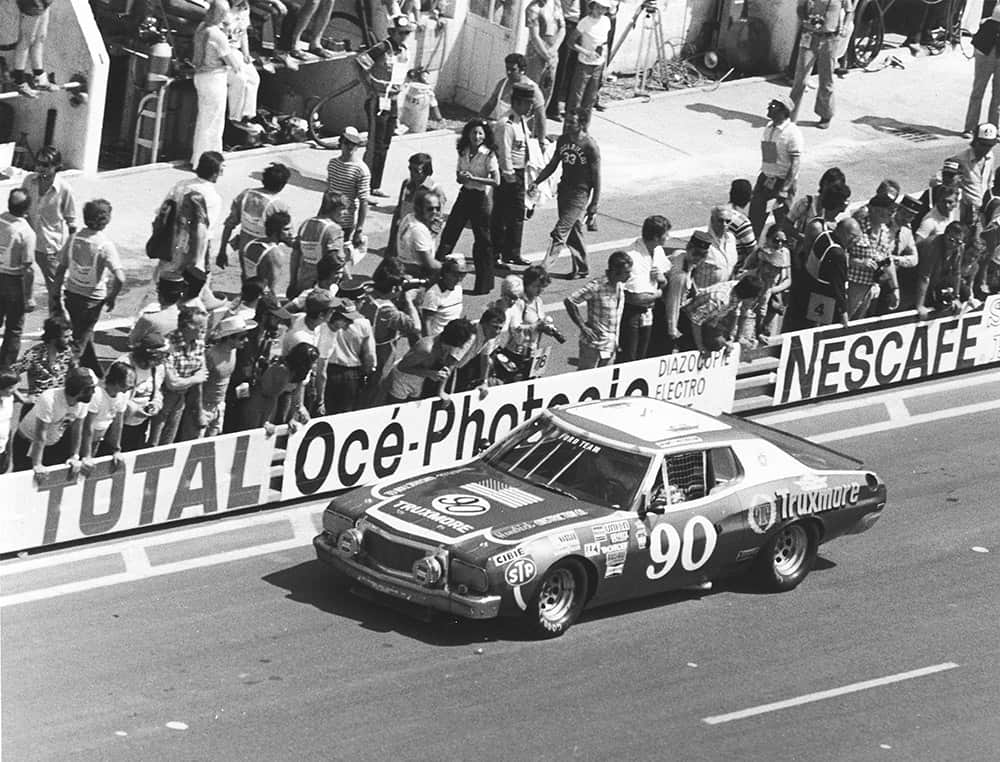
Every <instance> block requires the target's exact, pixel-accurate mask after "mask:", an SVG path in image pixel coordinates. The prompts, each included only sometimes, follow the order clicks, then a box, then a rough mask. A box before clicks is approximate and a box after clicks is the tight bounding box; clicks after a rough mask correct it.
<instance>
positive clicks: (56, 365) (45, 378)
mask: <svg viewBox="0 0 1000 762" xmlns="http://www.w3.org/2000/svg"><path fill="white" fill-rule="evenodd" d="M77 364H78V362H77V356H76V347H75V346H74V345H73V329H72V328H71V327H70V324H69V321H68V320H67V319H66V318H65V317H63V316H62V315H56V316H55V317H49V318H45V322H44V323H42V340H41V341H40V342H39V343H38V344H35V345H34V346H33V347H31V348H30V349H28V350H27V351H26V352H25V353H24V354H23V355H22V356H21V359H19V360H18V361H17V362H15V363H14V364H13V366H11V367H12V368H13V370H14V372H15V373H17V374H18V375H21V374H22V373H23V374H25V375H27V377H28V396H29V397H30V398H31V399H34V398H35V397H37V396H38V395H39V394H41V393H42V392H44V391H46V390H48V389H56V388H59V387H61V386H62V385H63V383H64V382H65V381H66V374H67V373H69V371H70V370H72V369H73V368H75V367H76V366H77Z"/></svg>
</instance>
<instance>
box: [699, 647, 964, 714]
mask: <svg viewBox="0 0 1000 762" xmlns="http://www.w3.org/2000/svg"><path fill="white" fill-rule="evenodd" d="M956 667H958V665H957V664H956V663H955V662H953V661H946V662H943V663H941V664H933V665H931V666H930V667H921V668H920V669H912V670H910V671H909V672H899V673H897V674H895V675H886V676H885V677H876V678H875V679H874V680H865V681H863V682H860V683H851V684H850V685H844V686H841V687H840V688H831V689H830V690H826V691H819V692H817V693H807V694H805V695H804V696H796V697H795V698H790V699H785V700H784V701H775V702H773V703H771V704H761V705H760V706H752V707H750V708H749V709H741V710H740V711H738V712H730V713H729V714H716V715H713V716H711V717H703V718H702V720H701V721H702V722H704V723H706V724H708V725H721V724H723V723H725V722H733V721H735V720H743V719H746V718H747V717H756V716H757V715H759V714H767V713H768V712H777V711H780V710H782V709H790V708H791V707H794V706H802V705H803V704H811V703H813V702H815V701H824V700H826V699H830V698H836V697H837V696H844V695H846V694H848V693H857V692H858V691H866V690H869V689H870V688H880V687H881V686H883V685H891V684H892V683H900V682H903V681H904V680H913V679H915V678H918V677H926V676H927V675H933V674H936V673H938V672H945V671H947V670H949V669H955V668H956Z"/></svg>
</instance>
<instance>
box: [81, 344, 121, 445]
mask: <svg viewBox="0 0 1000 762" xmlns="http://www.w3.org/2000/svg"><path fill="white" fill-rule="evenodd" d="M134 386H135V371H134V370H133V369H132V368H130V367H129V366H128V365H124V364H122V363H116V364H112V365H111V367H110V368H108V372H107V374H106V375H105V376H104V379H103V380H102V381H101V382H100V383H99V384H98V385H97V388H96V389H95V390H94V397H93V399H92V400H91V401H90V405H89V407H88V408H87V418H86V419H85V421H84V424H83V442H82V443H81V445H80V458H81V459H82V460H83V462H84V463H85V464H89V462H90V459H91V456H97V457H104V456H106V455H111V456H112V457H114V458H115V460H116V461H117V459H118V456H119V455H120V454H121V451H122V429H123V428H124V421H125V412H126V411H127V410H128V403H129V392H131V391H132V389H133V387H134Z"/></svg>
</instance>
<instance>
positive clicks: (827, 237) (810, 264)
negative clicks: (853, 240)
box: [806, 231, 841, 286]
mask: <svg viewBox="0 0 1000 762" xmlns="http://www.w3.org/2000/svg"><path fill="white" fill-rule="evenodd" d="M839 248H841V246H840V244H839V243H837V242H836V241H835V240H833V235H831V234H830V231H826V232H823V233H820V234H819V235H818V236H816V240H815V241H813V245H812V248H811V249H809V256H808V257H806V272H807V273H809V274H810V275H811V276H812V277H813V279H814V280H815V281H816V282H817V283H822V284H823V285H824V286H829V285H830V281H828V280H823V279H822V278H821V277H819V268H820V267H822V265H823V260H824V259H826V255H827V254H829V253H830V250H831V249H839Z"/></svg>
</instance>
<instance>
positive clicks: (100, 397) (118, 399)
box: [87, 386, 128, 441]
mask: <svg viewBox="0 0 1000 762" xmlns="http://www.w3.org/2000/svg"><path fill="white" fill-rule="evenodd" d="M127 407H128V395H126V394H124V393H123V392H119V393H118V394H117V395H116V396H114V397H112V396H111V395H110V394H108V393H107V392H106V391H105V389H104V387H103V386H98V387H97V388H96V389H94V398H93V399H92V400H91V401H90V406H89V407H88V408H87V412H88V413H93V415H94V420H93V423H92V425H91V430H92V431H93V432H94V434H95V435H96V437H97V441H100V440H101V438H103V436H104V433H105V432H106V431H107V430H108V429H109V428H110V427H111V422H112V421H113V420H114V419H115V416H116V415H118V414H119V413H124V412H125V409H126V408H127Z"/></svg>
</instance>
